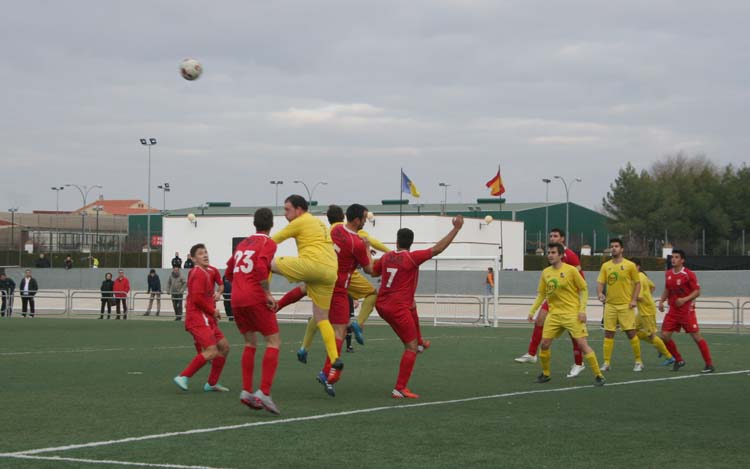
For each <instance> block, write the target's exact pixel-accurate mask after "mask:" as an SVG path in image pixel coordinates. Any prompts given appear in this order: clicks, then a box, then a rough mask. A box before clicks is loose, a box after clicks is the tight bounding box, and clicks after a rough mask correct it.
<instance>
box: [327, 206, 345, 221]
mask: <svg viewBox="0 0 750 469" xmlns="http://www.w3.org/2000/svg"><path fill="white" fill-rule="evenodd" d="M326 217H327V218H328V223H330V224H331V225H333V224H334V223H341V222H343V221H344V209H343V208H341V207H339V206H338V205H329V206H328V211H327V212H326Z"/></svg>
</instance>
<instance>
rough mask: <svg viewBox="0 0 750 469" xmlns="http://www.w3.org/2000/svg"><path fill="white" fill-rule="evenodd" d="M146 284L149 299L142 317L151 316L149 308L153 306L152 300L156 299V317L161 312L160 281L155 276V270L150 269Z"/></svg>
mask: <svg viewBox="0 0 750 469" xmlns="http://www.w3.org/2000/svg"><path fill="white" fill-rule="evenodd" d="M146 282H147V283H148V293H149V297H148V308H146V312H145V313H144V314H143V315H144V316H150V315H151V307H152V306H153V305H154V299H156V315H157V316H158V315H159V313H160V312H161V279H160V278H159V276H158V275H156V270H154V269H151V272H149V273H148V277H146Z"/></svg>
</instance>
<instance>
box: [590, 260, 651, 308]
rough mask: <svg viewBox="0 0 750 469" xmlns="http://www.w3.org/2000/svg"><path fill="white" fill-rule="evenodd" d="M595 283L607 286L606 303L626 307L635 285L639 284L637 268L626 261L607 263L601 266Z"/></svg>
mask: <svg viewBox="0 0 750 469" xmlns="http://www.w3.org/2000/svg"><path fill="white" fill-rule="evenodd" d="M596 280H597V282H599V283H601V284H604V285H606V286H607V303H609V304H613V305H626V304H628V303H630V301H631V300H632V299H633V289H634V288H635V284H636V283H639V282H640V279H639V278H638V268H637V267H636V266H635V264H633V263H632V262H630V261H629V260H627V259H623V260H622V262H620V263H619V264H615V263H614V262H613V261H611V260H610V261H607V262H605V263H604V264H602V268H601V270H600V271H599V278H597V279H596Z"/></svg>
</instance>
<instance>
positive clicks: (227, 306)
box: [222, 276, 234, 321]
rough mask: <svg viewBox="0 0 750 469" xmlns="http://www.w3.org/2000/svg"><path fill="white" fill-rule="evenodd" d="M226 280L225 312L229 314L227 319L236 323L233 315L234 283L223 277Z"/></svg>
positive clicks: (224, 294)
mask: <svg viewBox="0 0 750 469" xmlns="http://www.w3.org/2000/svg"><path fill="white" fill-rule="evenodd" d="M222 280H224V293H223V294H222V296H223V297H224V311H225V312H226V313H227V319H229V320H230V321H234V314H233V313H232V282H230V281H229V280H227V277H226V276H224V277H222Z"/></svg>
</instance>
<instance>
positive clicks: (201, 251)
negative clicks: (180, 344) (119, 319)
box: [174, 244, 229, 392]
mask: <svg viewBox="0 0 750 469" xmlns="http://www.w3.org/2000/svg"><path fill="white" fill-rule="evenodd" d="M190 257H191V258H192V259H193V261H194V262H195V267H193V269H192V271H191V273H190V275H189V280H188V296H187V312H186V314H185V330H186V331H188V332H189V333H190V334H191V335H192V336H193V341H194V342H195V344H196V347H200V351H199V352H198V354H197V355H196V356H195V358H193V360H192V361H191V362H190V364H189V365H188V366H187V367H186V368H185V369H184V370H183V371H182V372H181V373H180V374H179V375H177V376H175V378H174V382H175V384H176V385H177V386H178V387H179V388H180V389H182V390H183V391H187V389H188V378H190V377H192V376H193V375H194V374H195V373H196V372H197V371H198V370H200V369H201V368H202V367H203V365H205V364H206V362H209V361H210V362H211V372H210V373H209V375H208V382H207V383H206V384H205V385H204V386H203V390H204V391H206V392H209V391H221V392H226V391H229V389H228V388H226V387H224V386H222V385H220V384H219V376H220V375H221V370H223V369H224V364H225V363H226V357H227V355H228V354H229V342H228V341H227V339H226V338H225V337H224V334H223V333H222V332H221V329H219V325H218V323H217V321H218V320H219V311H218V310H217V309H216V304H215V296H214V275H213V273H212V270H211V269H213V270H215V268H213V267H211V266H210V265H209V263H208V251H207V250H206V246H205V245H203V244H196V245H195V246H193V247H192V248H190Z"/></svg>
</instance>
